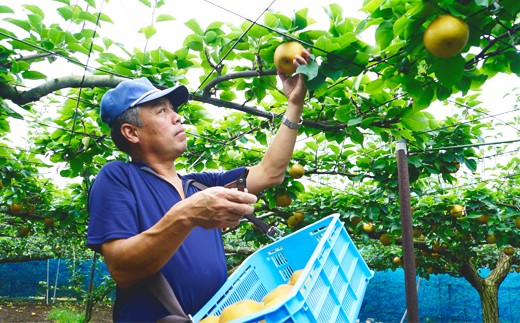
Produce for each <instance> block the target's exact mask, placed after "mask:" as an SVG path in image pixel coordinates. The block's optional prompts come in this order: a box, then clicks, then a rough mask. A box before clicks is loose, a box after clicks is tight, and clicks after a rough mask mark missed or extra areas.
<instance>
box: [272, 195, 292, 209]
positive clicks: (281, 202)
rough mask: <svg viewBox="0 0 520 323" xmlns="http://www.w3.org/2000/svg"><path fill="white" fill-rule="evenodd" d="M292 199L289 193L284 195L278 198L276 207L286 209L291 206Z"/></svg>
mask: <svg viewBox="0 0 520 323" xmlns="http://www.w3.org/2000/svg"><path fill="white" fill-rule="evenodd" d="M291 203H292V199H291V197H290V196H289V194H287V193H283V194H280V195H277V196H276V206H278V207H286V206H289V205H291Z"/></svg>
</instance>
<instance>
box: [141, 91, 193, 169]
mask: <svg viewBox="0 0 520 323" xmlns="http://www.w3.org/2000/svg"><path fill="white" fill-rule="evenodd" d="M141 119H142V121H143V126H142V127H140V128H139V134H140V135H139V146H140V148H141V151H142V152H143V153H146V154H154V155H157V156H159V157H160V158H173V159H176V158H177V157H179V156H181V155H182V153H184V151H186V148H187V143H186V133H185V132H184V128H183V127H182V124H181V117H180V116H179V115H178V114H177V113H176V112H175V111H174V110H173V106H172V105H171V102H170V100H168V99H167V98H159V99H157V100H154V101H151V102H147V103H145V104H142V105H141Z"/></svg>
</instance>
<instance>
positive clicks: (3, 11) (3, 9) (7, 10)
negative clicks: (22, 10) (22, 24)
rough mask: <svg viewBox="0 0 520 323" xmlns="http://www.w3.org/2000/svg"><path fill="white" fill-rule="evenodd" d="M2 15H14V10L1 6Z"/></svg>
mask: <svg viewBox="0 0 520 323" xmlns="http://www.w3.org/2000/svg"><path fill="white" fill-rule="evenodd" d="M0 13H14V10H13V9H11V8H10V7H7V6H0Z"/></svg>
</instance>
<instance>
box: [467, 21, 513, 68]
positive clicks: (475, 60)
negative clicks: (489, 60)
mask: <svg viewBox="0 0 520 323" xmlns="http://www.w3.org/2000/svg"><path fill="white" fill-rule="evenodd" d="M519 31H520V25H518V26H515V27H513V28H511V30H508V31H507V32H505V33H503V34H502V35H499V36H497V37H495V38H493V39H492V40H490V41H489V43H488V44H487V45H486V47H484V48H483V49H482V50H481V51H480V53H478V54H477V55H475V57H473V58H472V59H470V60H469V61H467V62H466V64H465V66H466V68H469V67H471V65H473V64H476V63H478V62H479V61H480V60H481V59H483V58H485V56H486V52H487V51H488V50H489V49H490V48H491V47H493V45H495V44H496V43H497V42H499V41H502V39H504V38H507V37H511V36H512V35H515V34H516V33H517V32H519ZM515 45H516V44H511V48H513V49H514V46H515Z"/></svg>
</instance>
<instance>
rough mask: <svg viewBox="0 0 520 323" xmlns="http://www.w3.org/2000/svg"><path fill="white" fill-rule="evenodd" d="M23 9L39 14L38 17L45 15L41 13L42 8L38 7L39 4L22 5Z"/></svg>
mask: <svg viewBox="0 0 520 323" xmlns="http://www.w3.org/2000/svg"><path fill="white" fill-rule="evenodd" d="M23 7H24V8H25V9H27V10H29V11H31V12H32V13H34V14H36V15H38V16H40V18H44V17H45V15H44V14H43V10H42V9H41V8H40V7H39V6H34V5H28V4H26V5H24V6H23Z"/></svg>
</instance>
